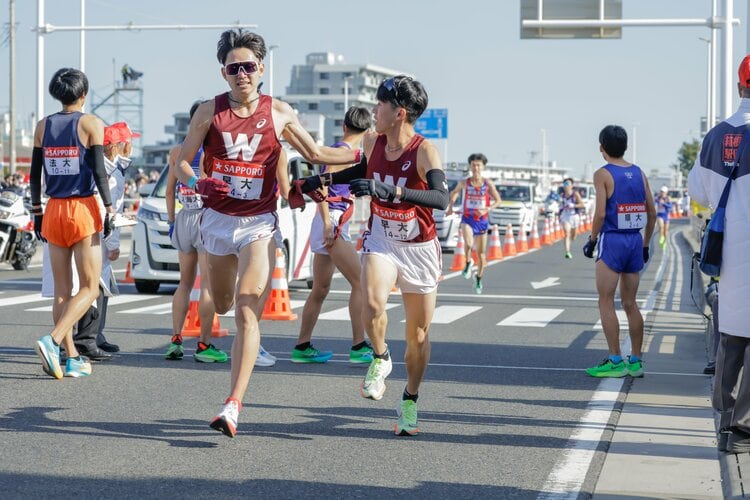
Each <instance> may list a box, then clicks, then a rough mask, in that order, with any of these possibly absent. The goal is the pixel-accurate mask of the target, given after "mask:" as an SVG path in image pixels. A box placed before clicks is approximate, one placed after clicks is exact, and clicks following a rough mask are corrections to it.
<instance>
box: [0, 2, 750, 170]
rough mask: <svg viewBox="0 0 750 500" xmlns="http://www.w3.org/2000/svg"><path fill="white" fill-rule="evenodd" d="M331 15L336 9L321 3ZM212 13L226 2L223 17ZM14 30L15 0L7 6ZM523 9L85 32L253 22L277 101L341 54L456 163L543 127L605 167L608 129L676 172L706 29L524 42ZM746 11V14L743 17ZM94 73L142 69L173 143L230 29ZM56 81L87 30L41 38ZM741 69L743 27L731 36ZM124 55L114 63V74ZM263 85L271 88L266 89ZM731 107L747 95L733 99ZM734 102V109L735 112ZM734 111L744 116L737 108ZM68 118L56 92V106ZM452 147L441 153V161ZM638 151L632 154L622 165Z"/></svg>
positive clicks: (60, 10)
mask: <svg viewBox="0 0 750 500" xmlns="http://www.w3.org/2000/svg"><path fill="white" fill-rule="evenodd" d="M46 3H47V16H46V17H47V22H48V23H50V24H55V25H73V24H78V19H79V0H56V1H50V0H48V1H47V2H46ZM623 4H624V5H623V16H624V17H625V18H663V17H670V18H675V17H678V18H706V17H708V16H709V15H710V9H711V0H659V1H653V0H623ZM320 5H325V8H324V9H323V8H321V7H320ZM213 6H217V7H215V8H213ZM0 9H1V11H0V22H1V23H7V22H8V2H3V3H2V7H0ZM519 10H520V9H519V1H518V0H497V1H495V2H487V1H486V0H464V1H462V2H454V1H448V0H433V1H428V0H413V1H410V0H404V1H401V2H391V1H387V0H386V1H381V2H362V1H356V0H349V1H343V0H329V1H326V2H309V1H283V0H277V1H274V2H248V1H247V0H245V1H234V0H220V1H217V2H205V1H200V2H198V1H193V0H180V1H177V0H128V1H127V2H122V1H114V0H87V3H86V14H87V21H86V22H87V24H91V25H104V24H107V25H112V24H126V23H128V22H130V21H132V22H134V23H136V24H218V23H232V22H235V21H237V20H239V21H241V22H243V23H252V24H257V25H258V28H257V31H258V32H259V33H260V34H262V35H263V36H264V37H265V39H266V42H267V44H277V45H279V46H280V48H279V49H277V50H276V52H275V55H274V66H275V67H274V80H275V82H274V86H275V93H276V95H281V94H283V93H284V91H285V87H286V86H287V85H288V83H289V75H290V70H291V66H292V65H293V64H303V63H304V58H305V55H306V54H307V53H309V52H321V51H332V52H336V53H340V54H343V55H344V57H345V60H346V62H347V63H352V64H359V63H372V64H377V65H380V66H385V67H389V68H393V69H397V70H402V71H405V72H409V73H411V74H414V75H415V76H416V77H417V78H418V79H419V80H421V81H422V82H423V83H424V85H425V87H426V88H427V91H428V93H429V96H430V106H431V107H438V108H448V110H449V141H448V147H447V152H448V155H447V159H448V160H449V161H464V160H465V158H466V157H467V156H468V155H469V154H470V153H472V152H475V151H481V152H484V153H485V154H486V155H487V156H488V158H489V159H490V161H495V162H505V163H514V164H527V163H528V162H529V158H530V153H531V152H532V151H537V152H538V151H539V150H540V148H541V129H545V130H546V133H547V144H548V152H549V153H548V155H549V158H550V159H551V160H556V161H557V164H558V166H563V167H567V168H569V169H570V170H571V171H572V172H574V173H580V172H582V171H583V168H584V166H585V165H587V164H591V165H593V166H598V165H599V164H601V163H602V160H601V156H600V155H599V153H598V144H597V140H596V139H597V135H598V132H599V130H600V129H601V128H602V127H603V126H604V125H607V124H609V123H617V124H620V125H622V126H624V127H625V128H626V129H628V131H629V132H632V127H633V126H634V125H635V126H637V161H638V163H639V164H640V165H641V166H643V167H644V168H646V169H647V170H649V171H650V170H651V169H653V168H656V169H662V170H666V168H667V167H668V165H669V164H671V163H672V162H674V161H675V158H676V153H677V150H678V148H679V146H680V144H681V143H682V142H683V141H685V140H690V139H691V138H695V137H698V134H699V120H700V117H701V116H703V115H704V114H705V107H706V104H705V103H706V44H705V43H704V42H702V41H700V40H699V39H698V37H700V36H704V37H705V36H708V34H709V31H708V29H707V28H686V27H680V28H629V29H626V30H625V31H624V34H623V38H622V39H620V40H606V41H596V40H560V41H541V40H520V38H519V25H520V22H519ZM745 10H746V5H745V2H739V1H735V17H738V18H740V19H741V20H742V22H743V24H744V21H745V19H746V12H745ZM16 22H17V23H18V31H17V49H16V56H17V63H16V72H17V79H16V109H17V113H18V115H19V116H20V117H29V116H30V115H31V113H33V111H34V107H35V102H36V101H35V90H34V89H35V64H36V63H35V57H36V42H35V35H34V33H32V32H31V28H32V27H33V26H34V25H35V23H36V2H35V1H33V0H17V1H16ZM86 36H87V46H86V50H87V59H86V73H87V75H88V76H89V80H90V82H91V87H92V88H93V90H94V92H95V93H96V95H98V96H106V95H108V94H109V93H110V91H111V89H112V82H113V71H116V72H117V73H118V74H119V69H120V67H121V66H122V64H124V63H129V64H130V65H131V66H133V67H134V68H136V69H137V70H139V71H143V72H144V74H145V76H144V79H143V87H144V89H145V94H144V112H145V115H144V122H145V126H144V131H143V132H144V141H145V143H153V142H155V141H157V140H164V139H166V138H167V136H166V134H165V133H164V126H165V125H167V124H170V123H171V122H172V119H171V115H172V113H175V112H178V111H183V110H187V109H188V108H189V107H190V104H191V103H192V102H193V101H194V100H195V99H197V98H210V97H212V96H214V95H216V94H218V93H221V92H223V91H224V90H226V83H225V82H224V81H223V80H222V79H221V76H220V73H219V64H218V62H217V61H216V56H215V50H216V41H217V40H218V36H219V31H218V30H216V31H214V30H201V31H161V32H154V31H142V32H132V33H131V32H89V33H88V34H87V35H86ZM46 40H47V58H46V69H45V87H46V84H47V82H48V81H49V78H50V76H51V75H52V74H53V73H54V71H55V70H56V69H58V68H60V67H63V66H74V67H77V66H78V50H79V49H78V35H77V34H75V33H63V32H57V33H53V34H50V35H48V36H47V37H46ZM734 45H735V48H734V50H735V57H734V59H735V65H736V64H737V62H739V61H740V60H741V58H742V56H743V55H744V52H745V45H746V30H745V27H744V26H740V27H738V28H737V29H736V30H735V43H734ZM1 50H2V56H0V74H2V75H3V76H4V77H3V78H2V79H0V110H2V111H5V110H6V109H7V107H8V78H7V77H6V76H5V75H7V74H8V64H9V62H8V61H9V59H8V48H7V46H5V47H3V48H2V49H1ZM113 60H114V65H113ZM266 85H267V84H266ZM735 103H736V98H735ZM735 105H736V104H735ZM733 107H734V106H733ZM57 109H58V104H57V103H55V102H54V101H53V100H52V99H51V98H50V97H47V99H46V104H45V112H46V113H50V112H53V111H55V110H57ZM442 150H443V148H442V145H441V151H442ZM627 156H628V155H627V154H626V157H627Z"/></svg>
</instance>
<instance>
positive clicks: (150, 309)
mask: <svg viewBox="0 0 750 500" xmlns="http://www.w3.org/2000/svg"><path fill="white" fill-rule="evenodd" d="M171 312H172V303H171V302H167V303H164V304H156V305H153V306H146V307H137V308H135V309H126V310H124V311H117V313H118V314H170V313H171Z"/></svg>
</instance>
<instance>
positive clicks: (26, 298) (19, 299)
mask: <svg viewBox="0 0 750 500" xmlns="http://www.w3.org/2000/svg"><path fill="white" fill-rule="evenodd" d="M45 300H52V298H51V297H42V295H41V294H40V293H39V292H36V293H29V294H27V295H17V296H15V297H8V298H6V299H0V307H5V306H16V305H19V304H31V303H32V302H43V301H45Z"/></svg>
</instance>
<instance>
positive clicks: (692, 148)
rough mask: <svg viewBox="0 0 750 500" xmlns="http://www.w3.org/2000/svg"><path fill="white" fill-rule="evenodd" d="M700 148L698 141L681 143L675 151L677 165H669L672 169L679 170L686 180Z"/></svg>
mask: <svg viewBox="0 0 750 500" xmlns="http://www.w3.org/2000/svg"><path fill="white" fill-rule="evenodd" d="M700 148H701V142H700V141H699V140H698V139H693V140H692V141H690V142H683V143H682V146H680V149H679V151H677V163H673V164H672V165H671V167H672V168H679V169H680V171H682V175H683V177H684V178H687V175H688V172H690V169H691V168H693V164H694V163H695V158H696V157H697V156H698V151H699V150H700Z"/></svg>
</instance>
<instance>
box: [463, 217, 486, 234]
mask: <svg viewBox="0 0 750 500" xmlns="http://www.w3.org/2000/svg"><path fill="white" fill-rule="evenodd" d="M461 224H466V225H467V226H469V227H470V228H471V230H472V232H473V233H474V236H479V235H480V234H487V231H488V230H489V228H490V218H489V217H482V218H481V219H479V220H476V219H475V218H474V217H461Z"/></svg>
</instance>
